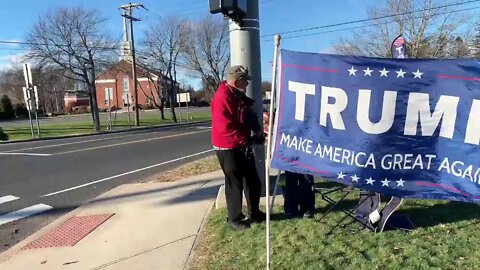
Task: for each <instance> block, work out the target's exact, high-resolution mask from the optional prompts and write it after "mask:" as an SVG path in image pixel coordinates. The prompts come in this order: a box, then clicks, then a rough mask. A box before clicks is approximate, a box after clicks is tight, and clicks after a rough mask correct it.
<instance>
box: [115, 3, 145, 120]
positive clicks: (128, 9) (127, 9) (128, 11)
mask: <svg viewBox="0 0 480 270" xmlns="http://www.w3.org/2000/svg"><path fill="white" fill-rule="evenodd" d="M120 8H121V9H123V14H122V17H124V18H126V19H128V20H130V53H131V55H132V77H133V96H134V106H135V126H139V125H140V116H139V113H138V112H139V110H138V91H137V64H136V62H135V42H134V38H133V22H134V21H136V22H138V21H140V19H137V18H135V17H133V16H132V13H133V12H132V10H133V8H143V9H145V10H148V9H147V8H145V7H144V6H143V4H132V3H129V4H128V5H123V6H121V7H120ZM128 104H130V100H129V101H128Z"/></svg>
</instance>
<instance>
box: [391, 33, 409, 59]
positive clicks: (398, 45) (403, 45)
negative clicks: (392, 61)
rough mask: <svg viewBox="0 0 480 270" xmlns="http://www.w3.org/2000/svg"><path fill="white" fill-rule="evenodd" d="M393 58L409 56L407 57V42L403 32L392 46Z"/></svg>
mask: <svg viewBox="0 0 480 270" xmlns="http://www.w3.org/2000/svg"><path fill="white" fill-rule="evenodd" d="M391 52H392V58H408V57H407V42H406V41H405V38H404V37H403V34H400V35H399V36H398V37H396V38H395V39H394V40H393V42H392V46H391Z"/></svg>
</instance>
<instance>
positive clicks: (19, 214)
mask: <svg viewBox="0 0 480 270" xmlns="http://www.w3.org/2000/svg"><path fill="white" fill-rule="evenodd" d="M50 209H53V207H51V206H50V205H46V204H36V205H33V206H30V207H27V208H23V209H20V210H18V211H15V212H10V213H8V214H5V215H3V216H0V225H3V224H6V223H9V222H12V221H15V220H19V219H22V218H26V217H29V216H33V215H36V214H40V213H42V212H45V211H48V210H50Z"/></svg>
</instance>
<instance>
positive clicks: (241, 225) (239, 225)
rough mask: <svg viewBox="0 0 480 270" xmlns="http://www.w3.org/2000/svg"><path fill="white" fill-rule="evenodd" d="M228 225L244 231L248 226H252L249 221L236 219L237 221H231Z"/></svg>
mask: <svg viewBox="0 0 480 270" xmlns="http://www.w3.org/2000/svg"><path fill="white" fill-rule="evenodd" d="M228 225H230V227H231V228H232V229H234V230H236V231H243V230H246V229H248V228H250V224H249V223H248V222H245V221H243V220H242V221H235V222H229V223H228Z"/></svg>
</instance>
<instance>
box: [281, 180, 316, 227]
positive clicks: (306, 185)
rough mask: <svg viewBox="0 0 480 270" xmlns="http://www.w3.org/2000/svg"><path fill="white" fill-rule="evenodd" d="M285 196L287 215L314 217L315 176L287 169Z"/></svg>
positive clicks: (284, 206)
mask: <svg viewBox="0 0 480 270" xmlns="http://www.w3.org/2000/svg"><path fill="white" fill-rule="evenodd" d="M283 197H284V199H285V200H284V205H283V208H284V211H285V214H286V215H287V216H289V217H302V216H303V217H304V218H312V217H313V215H314V212H315V192H314V186H313V176H312V175H308V174H301V173H295V172H288V171H285V187H284V188H283Z"/></svg>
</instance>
